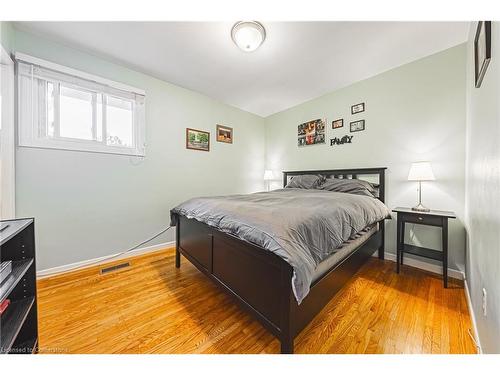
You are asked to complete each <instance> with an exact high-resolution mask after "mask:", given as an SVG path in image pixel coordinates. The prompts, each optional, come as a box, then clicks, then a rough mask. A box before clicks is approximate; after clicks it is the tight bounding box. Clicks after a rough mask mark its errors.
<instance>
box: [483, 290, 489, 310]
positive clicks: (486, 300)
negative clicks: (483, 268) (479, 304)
mask: <svg viewBox="0 0 500 375" xmlns="http://www.w3.org/2000/svg"><path fill="white" fill-rule="evenodd" d="M487 309H488V294H487V293H486V289H485V288H483V316H486V313H487Z"/></svg>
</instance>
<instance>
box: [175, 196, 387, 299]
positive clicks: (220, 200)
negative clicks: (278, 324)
mask: <svg viewBox="0 0 500 375" xmlns="http://www.w3.org/2000/svg"><path fill="white" fill-rule="evenodd" d="M390 214H391V211H390V210H389V208H388V207H387V206H385V205H384V204H383V203H382V202H381V201H380V200H378V199H376V198H373V197H369V196H365V195H355V194H348V193H339V192H333V191H325V190H318V189H291V188H287V189H278V190H274V191H271V192H261V193H253V194H240V195H229V196H219V197H200V198H193V199H190V200H188V201H186V202H184V203H181V204H180V205H178V206H177V207H175V208H173V209H172V210H171V223H172V225H176V221H177V216H178V215H182V216H185V217H187V218H188V219H195V220H198V221H200V222H202V223H205V224H207V225H209V226H211V227H214V228H216V229H217V230H219V231H221V232H224V233H228V234H231V235H233V236H235V237H237V238H239V239H241V240H243V241H246V242H249V243H252V244H254V245H257V246H259V247H261V248H263V249H265V250H267V251H269V252H271V253H273V254H275V255H277V256H279V257H280V258H282V259H283V260H284V261H286V262H287V263H288V264H290V265H291V266H292V268H293V275H292V290H293V293H294V295H295V297H296V299H297V302H298V303H300V302H301V301H302V300H303V299H304V297H305V296H306V295H307V293H309V288H310V285H311V282H312V275H313V272H314V270H315V269H316V268H317V266H318V265H319V264H320V263H322V262H323V261H325V260H326V259H327V258H329V257H331V255H332V251H331V250H333V249H338V248H339V247H341V246H343V244H344V242H345V241H348V240H349V239H351V238H353V236H354V235H356V234H357V233H359V232H360V231H362V230H363V229H364V228H366V227H367V226H369V225H372V224H374V223H376V222H379V221H381V220H384V219H386V218H388V217H390ZM333 253H337V250H333Z"/></svg>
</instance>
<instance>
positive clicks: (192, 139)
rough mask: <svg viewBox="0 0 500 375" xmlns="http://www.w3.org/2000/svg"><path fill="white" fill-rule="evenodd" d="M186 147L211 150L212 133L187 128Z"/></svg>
mask: <svg viewBox="0 0 500 375" xmlns="http://www.w3.org/2000/svg"><path fill="white" fill-rule="evenodd" d="M186 148H187V149H189V150H197V151H210V133H209V132H205V131H203V130H196V129H190V128H186Z"/></svg>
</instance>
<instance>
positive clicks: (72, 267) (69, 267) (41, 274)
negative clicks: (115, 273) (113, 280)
mask: <svg viewBox="0 0 500 375" xmlns="http://www.w3.org/2000/svg"><path fill="white" fill-rule="evenodd" d="M172 246H175V241H170V242H164V243H160V244H158V245H152V246H146V247H141V248H139V249H135V250H132V251H129V252H126V253H117V254H111V255H106V256H103V257H99V258H94V259H88V260H82V261H80V262H76V263H70V264H65V265H62V266H57V267H53V268H47V269H44V270H39V271H37V272H36V277H37V279H43V278H46V277H49V276H54V275H57V274H60V273H64V272H68V271H76V270H81V269H83V268H87V267H90V266H95V265H99V264H103V263H106V262H109V261H111V260H113V261H115V260H119V259H124V258H129V257H131V256H136V255H141V254H145V253H150V252H153V251H157V250H161V249H166V248H169V247H172Z"/></svg>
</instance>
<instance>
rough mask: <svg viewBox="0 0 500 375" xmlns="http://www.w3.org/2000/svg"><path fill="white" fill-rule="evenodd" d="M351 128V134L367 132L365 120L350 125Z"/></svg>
mask: <svg viewBox="0 0 500 375" xmlns="http://www.w3.org/2000/svg"><path fill="white" fill-rule="evenodd" d="M349 125H350V127H351V133H354V132H360V131H363V130H365V120H358V121H353V122H350V123H349Z"/></svg>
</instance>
